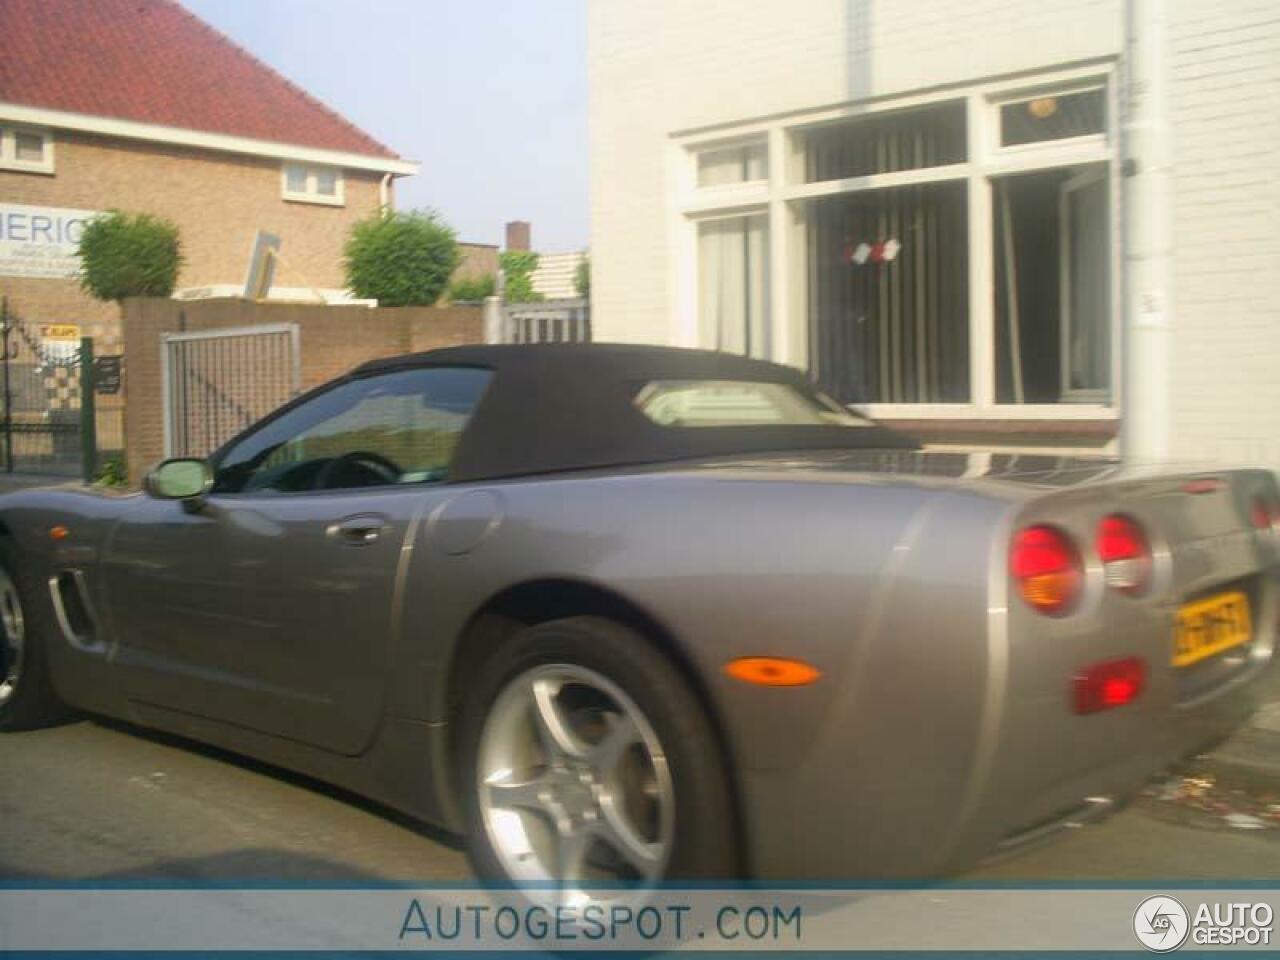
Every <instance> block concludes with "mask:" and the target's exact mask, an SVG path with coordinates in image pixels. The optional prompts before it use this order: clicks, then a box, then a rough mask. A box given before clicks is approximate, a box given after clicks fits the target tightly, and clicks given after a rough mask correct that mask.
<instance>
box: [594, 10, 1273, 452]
mask: <svg viewBox="0 0 1280 960" xmlns="http://www.w3.org/2000/svg"><path fill="white" fill-rule="evenodd" d="M1275 10H1276V8H1275V4H1274V3H1273V2H1270V3H1269V2H1259V0H1223V2H1218V3H1212V4H1203V3H1194V2H1192V0H1084V2H1081V0H1018V2H1009V3H992V2H977V3H968V4H956V3H953V2H949V0H800V2H796V0H754V2H752V3H748V4H742V3H729V2H723V0H708V2H702V3H686V2H680V0H651V2H648V3H634V2H631V0H593V2H592V3H591V4H590V5H589V12H588V17H589V50H590V53H589V82H590V85H591V92H592V96H591V104H590V115H589V137H590V149H591V211H592V221H591V238H592V242H591V246H592V261H593V268H594V277H593V291H592V293H593V301H594V318H593V323H594V328H595V331H596V335H597V337H599V338H601V339H607V340H623V341H628V340H630V341H657V342H667V343H676V344H685V345H698V346H705V347H718V348H721V349H727V350H736V351H741V352H748V353H752V354H757V355H760V356H764V357H769V358H772V359H775V360H779V361H782V362H784V363H790V364H794V365H796V366H799V367H804V368H808V369H809V370H810V371H811V372H812V373H813V375H814V376H815V377H816V378H817V379H818V381H819V382H820V383H821V384H822V385H823V386H824V387H825V388H826V389H827V390H828V391H829V392H830V393H831V394H833V395H834V396H836V397H838V398H839V399H840V400H842V401H845V402H848V403H856V404H861V405H865V406H866V407H867V408H868V409H869V410H870V411H871V412H872V413H873V414H875V415H877V416H879V417H881V418H883V419H885V420H887V421H890V422H897V423H899V424H902V425H903V426H905V427H908V428H910V429H912V430H914V431H916V432H917V433H919V434H920V435H921V436H923V437H924V438H925V439H926V440H928V441H931V442H933V443H936V444H940V445H956V446H959V445H965V444H969V443H973V442H981V443H983V444H984V445H993V446H1000V447H1005V448H1007V449H1010V450H1016V451H1027V450H1038V451H1053V452H1058V451H1064V452H1072V451H1115V450H1118V449H1121V450H1124V451H1125V452H1126V453H1130V454H1132V455H1134V456H1137V457H1143V458H1167V457H1172V458H1179V459H1199V458H1212V459H1220V460H1231V461H1248V462H1261V463H1268V464H1271V465H1273V466H1280V375H1277V370H1278V369H1280V306H1278V304H1280V288H1278V285H1280V271H1277V270H1276V269H1275V266H1274V264H1275V260H1276V257H1277V254H1280V177H1277V176H1276V173H1275V156H1276V154H1277V153H1280V114H1277V112H1276V111H1275V110H1274V109H1273V104H1274V102H1275V99H1276V95H1277V93H1280V21H1277V19H1276V17H1275Z"/></svg>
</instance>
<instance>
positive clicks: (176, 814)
mask: <svg viewBox="0 0 1280 960" xmlns="http://www.w3.org/2000/svg"><path fill="white" fill-rule="evenodd" d="M1172 819H1175V818H1170V817H1168V816H1167V815H1165V814H1164V813H1163V812H1162V811H1160V810H1157V809H1155V808H1154V807H1153V806H1152V804H1150V803H1148V802H1139V803H1137V804H1135V805H1133V806H1130V807H1129V808H1127V809H1126V810H1124V811H1122V812H1120V813H1118V814H1116V815H1114V816H1113V817H1111V818H1110V819H1108V820H1106V821H1104V822H1103V823H1101V824H1098V825H1095V826H1091V827H1088V828H1085V829H1082V830H1079V831H1076V832H1073V833H1071V834H1069V835H1066V836H1064V837H1062V838H1060V839H1057V840H1054V841H1053V842H1050V843H1048V844H1045V845H1042V846H1040V847H1038V848H1035V849H1033V850H1030V851H1027V852H1024V853H1022V854H1020V855H1018V856H1016V857H1014V858H1011V859H1008V860H1005V861H1003V862H1001V863H998V864H994V865H988V866H985V867H983V868H982V869H980V870H977V871H974V872H972V873H971V874H969V875H968V877H967V878H968V879H973V880H982V879H992V880H1002V881H1010V880H1033V881H1071V880H1091V881H1105V880H1130V881H1135V880H1141V881H1160V880H1184V881H1185V880H1215V879H1216V880H1229V879H1245V878H1249V879H1255V880H1261V879H1276V878H1280V840H1278V839H1277V831H1273V830H1272V831H1247V830H1230V829H1210V828H1205V827H1204V826H1196V825H1187V824H1183V823H1177V822H1171V820H1172ZM0 823H3V824H4V828H3V830H0V879H5V880H14V879H19V878H25V879H33V880H34V879H43V880H96V881H101V880H108V881H111V880H148V881H155V880H159V881H166V880H173V881H180V882H184V883H190V882H200V881H220V882H242V881H243V882H249V881H270V882H284V883H295V882H324V883H330V884H332V883H338V884H341V883H352V884H356V885H358V884H360V883H362V882H371V881H399V882H420V881H433V882H449V881H454V880H467V879H468V878H469V876H470V875H469V872H468V869H467V865H466V860H465V857H464V855H463V853H462V851H461V849H460V848H459V846H458V845H457V843H456V841H454V840H453V839H451V838H449V837H446V836H443V835H441V834H438V833H436V832H434V831H432V830H429V829H427V828H425V827H423V826H421V825H419V824H416V823H414V822H412V821H410V820H407V819H405V818H403V817H400V816H398V815H396V814H393V813H389V812H387V811H386V810H383V809H380V808H378V807H376V806H373V805H370V804H367V803H365V802H363V801H361V800H359V799H357V798H354V797H352V796H349V795H347V794H343V793H340V792H337V791H334V790H333V789H331V788H329V787H326V786H324V785H322V784H318V783H315V782H313V781H310V780H306V779H303V778H299V777H295V776H292V775H289V774H286V773H282V772H280V771H278V770H274V769H272V768H268V767H264V766H261V765H258V764H255V763H252V762H249V761H244V760H240V759H237V758H234V757H230V756H228V755H225V754H222V753H220V752H216V751H212V750H208V749H205V748H202V747H199V746H195V745H192V744H188V743H185V742H183V741H178V740H172V739H169V738H166V737H160V736H155V735H151V734H147V733H143V732H141V731H137V730H134V729H132V728H128V727H123V726H117V725H114V724H113V725H107V724H103V723H97V722H80V723H75V724H71V725H68V726H64V727H60V728H56V729H52V730H42V731H35V732H30V733H20V734H9V735H5V736H2V737H0Z"/></svg>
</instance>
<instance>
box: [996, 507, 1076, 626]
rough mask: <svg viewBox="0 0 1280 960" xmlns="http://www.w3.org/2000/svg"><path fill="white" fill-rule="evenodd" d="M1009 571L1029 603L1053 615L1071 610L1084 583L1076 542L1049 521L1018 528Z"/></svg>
mask: <svg viewBox="0 0 1280 960" xmlns="http://www.w3.org/2000/svg"><path fill="white" fill-rule="evenodd" d="M1009 572H1010V574H1011V575H1012V576H1013V579H1014V580H1015V581H1017V584H1018V589H1019V591H1020V592H1021V593H1022V599H1023V600H1025V601H1026V602H1027V605H1028V606H1030V607H1031V609H1033V610H1035V611H1037V612H1038V613H1043V614H1047V615H1049V616H1051V617H1060V616H1064V615H1065V614H1067V613H1069V612H1070V611H1071V608H1072V606H1073V605H1074V604H1075V602H1076V599H1077V598H1078V597H1079V596H1080V590H1081V587H1082V586H1083V583H1084V569H1083V567H1082V566H1081V563H1080V553H1079V551H1078V550H1076V548H1075V544H1073V543H1072V542H1071V538H1070V537H1068V536H1067V535H1066V534H1065V533H1063V532H1062V531H1061V530H1059V529H1058V528H1057V527H1051V526H1048V525H1045V524H1038V525H1036V526H1034V527H1026V528H1025V529H1023V530H1020V531H1018V534H1017V536H1015V537H1014V538H1013V547H1012V549H1011V550H1010V551H1009Z"/></svg>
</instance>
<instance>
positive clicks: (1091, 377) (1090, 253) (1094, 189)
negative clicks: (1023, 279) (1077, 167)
mask: <svg viewBox="0 0 1280 960" xmlns="http://www.w3.org/2000/svg"><path fill="white" fill-rule="evenodd" d="M1065 194H1066V200H1067V205H1066V211H1065V212H1066V216H1067V224H1068V230H1069V236H1068V237H1067V239H1066V241H1065V242H1066V243H1068V244H1069V245H1070V248H1069V275H1068V276H1066V277H1063V282H1064V283H1067V284H1070V286H1069V288H1068V291H1067V294H1066V296H1065V297H1064V306H1065V308H1066V309H1065V310H1064V314H1065V316H1064V318H1063V319H1064V322H1065V323H1066V324H1067V332H1068V341H1069V342H1068V343H1067V351H1068V354H1067V356H1068V364H1067V376H1066V377H1065V380H1066V383H1065V385H1064V386H1065V388H1066V392H1067V393H1072V392H1076V393H1080V394H1085V395H1086V397H1088V398H1090V399H1092V397H1091V396H1089V395H1091V394H1092V395H1098V396H1101V395H1105V393H1106V390H1107V384H1108V383H1109V382H1110V370H1109V367H1110V362H1111V352H1110V350H1109V349H1108V347H1109V346H1110V333H1111V321H1110V318H1111V303H1110V298H1111V287H1110V284H1109V283H1108V278H1109V274H1110V262H1109V261H1110V256H1111V254H1110V248H1109V246H1108V244H1107V222H1108V206H1107V181H1106V179H1105V178H1104V177H1102V176H1098V177H1096V178H1094V179H1090V180H1085V181H1084V182H1082V183H1080V184H1079V185H1076V184H1074V183H1068V184H1067V185H1066V189H1065Z"/></svg>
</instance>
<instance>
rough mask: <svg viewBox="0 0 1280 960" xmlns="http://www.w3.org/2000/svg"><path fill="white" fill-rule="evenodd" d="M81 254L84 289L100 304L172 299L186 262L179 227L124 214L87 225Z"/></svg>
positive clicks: (159, 219)
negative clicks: (128, 300)
mask: <svg viewBox="0 0 1280 960" xmlns="http://www.w3.org/2000/svg"><path fill="white" fill-rule="evenodd" d="M79 252H80V285H81V286H82V287H84V289H85V290H86V291H87V292H88V293H89V295H90V296H92V297H95V298H96V299H98V300H115V301H120V300H123V299H124V298H125V297H167V296H169V295H170V294H172V293H173V288H174V287H175V286H176V285H177V283H178V271H179V270H180V269H181V268H182V260H183V258H182V241H181V239H180V238H179V234H178V227H177V225H176V224H174V223H171V222H170V221H168V220H165V219H164V218H163V217H156V216H153V215H151V214H149V213H124V212H123V211H120V210H112V211H110V212H108V213H105V214H103V215H101V216H98V217H94V218H93V219H92V220H90V221H89V222H88V223H87V224H85V228H84V232H83V233H81V234H80V244H79Z"/></svg>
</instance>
